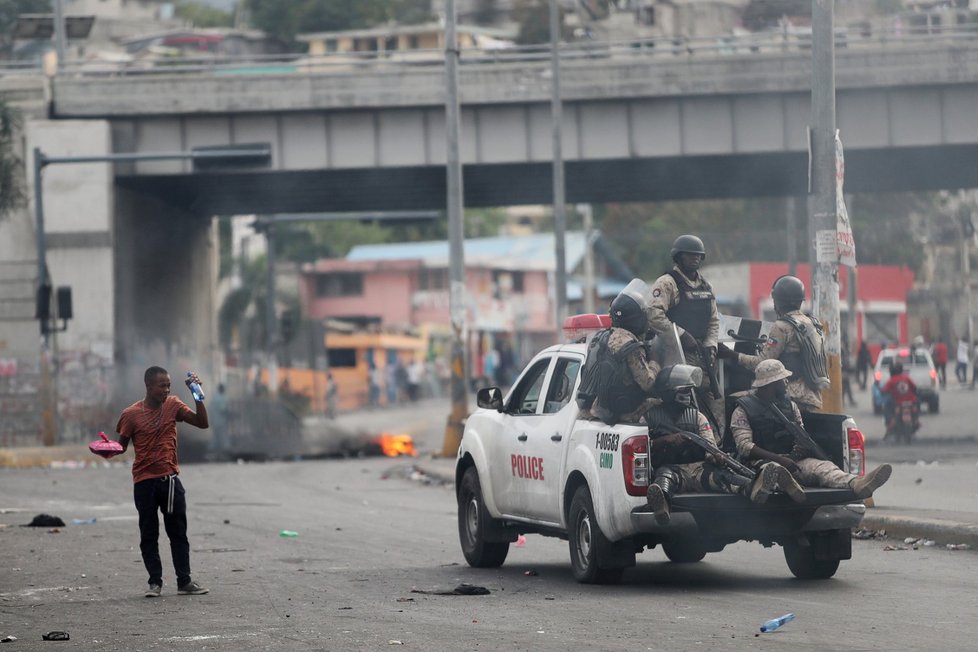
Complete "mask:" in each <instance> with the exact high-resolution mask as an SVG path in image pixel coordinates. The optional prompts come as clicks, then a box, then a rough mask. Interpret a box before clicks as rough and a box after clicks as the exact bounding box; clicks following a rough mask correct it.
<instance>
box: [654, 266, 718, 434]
mask: <svg viewBox="0 0 978 652" xmlns="http://www.w3.org/2000/svg"><path fill="white" fill-rule="evenodd" d="M672 271H673V272H674V273H676V274H678V275H679V276H680V278H681V279H682V280H683V281H684V282H685V283H686V285H688V286H689V288H690V289H692V290H694V291H708V292H709V293H710V294H711V295H712V294H713V286H712V285H710V283H709V281H707V280H706V279H705V278H703V275H702V274H697V278H696V280H695V281H693V280H691V279H690V278H689V277H688V276H686V275H685V274H683V272H682V270H681V269H680V268H679V265H673V267H672ZM681 299H682V297H681V291H680V288H679V286H678V285H677V284H676V279H675V278H673V276H672V274H669V273H666V274H663V275H662V276H660V277H659V278H657V279H656V280H655V283H654V284H653V285H652V302H651V305H650V306H649V309H648V312H647V315H648V318H649V328H650V329H652V330H653V331H655V332H656V334H657V335H659V336H665V337H670V338H671V337H673V330H672V325H673V323H674V322H673V321H672V320H671V319H670V318H669V315H668V314H667V313H668V312H669V311H670V310H672V309H673V308H675V307H676V306H677V305H678V304H679V302H680V300H681ZM703 332H704V335H703V337H702V338H698V339H699V342H700V344H701V345H702V346H703V348H704V349H705V348H708V347H713V348H714V349H716V346H717V341H718V339H719V337H720V313H719V312H718V311H717V302H716V299H715V298H714V299H713V300H712V301H711V305H710V311H709V317H708V322H707V324H705V325H704V328H703ZM690 334H691V335H692V333H690ZM684 355H685V358H686V364H690V365H694V366H696V367H699V368H700V369H702V370H703V381H702V383H700V386H699V387H698V388H697V390H696V396H697V400H698V401H699V403H700V408H701V409H708V410H709V411H710V414H711V415H712V416H713V417H714V419H715V421H714V422H715V423H716V424H717V426H718V427H719V428H723V423H724V421H725V418H724V417H725V410H724V406H723V397H722V396H714V395H713V393H712V392H711V391H710V375H709V371H708V370H707V368H706V364H705V362H706V361H704V360H703V359H702V358H701V357H700V354H699V351H698V350H696V349H693V350H684ZM675 362H678V360H677V361H675ZM720 435H721V437H722V435H723V433H722V432H721V433H720Z"/></svg>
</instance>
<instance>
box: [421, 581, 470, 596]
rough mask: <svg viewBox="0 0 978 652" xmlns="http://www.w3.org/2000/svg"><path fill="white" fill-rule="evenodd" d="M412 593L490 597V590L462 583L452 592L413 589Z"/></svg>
mask: <svg viewBox="0 0 978 652" xmlns="http://www.w3.org/2000/svg"><path fill="white" fill-rule="evenodd" d="M411 593H421V594H422V595H489V589H487V588H486V587H484V586H478V585H477V584H466V583H464V582H463V583H462V584H459V585H458V586H456V587H455V588H454V589H452V590H451V591H425V590H424V589H411Z"/></svg>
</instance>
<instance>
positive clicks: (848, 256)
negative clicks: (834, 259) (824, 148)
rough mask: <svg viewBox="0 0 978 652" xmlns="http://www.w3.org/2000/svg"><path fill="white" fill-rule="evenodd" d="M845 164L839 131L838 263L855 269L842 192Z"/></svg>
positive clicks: (836, 204)
mask: <svg viewBox="0 0 978 652" xmlns="http://www.w3.org/2000/svg"><path fill="white" fill-rule="evenodd" d="M845 177H846V162H845V154H844V153H843V151H842V138H841V137H840V136H839V130H838V129H836V130H835V214H836V241H837V243H838V249H839V262H840V263H842V264H843V265H848V266H849V267H853V268H855V267H856V240H855V238H853V236H852V224H851V223H850V222H849V211H848V210H846V199H845V195H844V194H843V192H842V186H843V185H844V183H845Z"/></svg>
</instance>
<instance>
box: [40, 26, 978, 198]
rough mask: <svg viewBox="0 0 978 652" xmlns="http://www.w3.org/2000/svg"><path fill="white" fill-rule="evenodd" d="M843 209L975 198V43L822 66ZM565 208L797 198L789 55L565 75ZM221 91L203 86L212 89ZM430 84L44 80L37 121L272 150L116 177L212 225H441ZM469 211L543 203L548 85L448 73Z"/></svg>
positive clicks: (409, 78) (437, 101)
mask: <svg viewBox="0 0 978 652" xmlns="http://www.w3.org/2000/svg"><path fill="white" fill-rule="evenodd" d="M836 67H837V70H836V74H837V86H838V124H839V128H840V129H841V132H842V138H843V141H844V143H845V145H846V151H847V166H846V167H847V179H846V189H847V190H848V191H851V192H863V191H896V190H926V189H937V188H960V187H973V186H975V185H978V166H976V165H975V164H974V163H975V162H976V161H978V112H976V111H975V110H974V107H975V106H978V40H976V41H972V40H966V41H943V40H933V41H924V42H913V43H909V44H890V46H888V47H880V48H871V49H864V48H849V49H839V50H837V62H836ZM562 70H563V72H562V76H563V77H562V94H563V97H564V99H565V102H566V104H565V109H564V116H565V117H564V120H565V124H564V153H565V158H566V161H567V164H566V169H567V194H568V200H569V201H571V202H609V201H644V200H666V199H688V198H707V197H714V198H719V197H739V196H763V195H768V196H771V195H798V194H804V192H805V191H806V186H807V172H806V168H807V152H806V131H805V129H806V125H807V124H808V120H809V87H810V78H811V73H810V55H809V53H808V52H807V51H804V50H803V51H796V52H787V53H761V54H750V55H726V56H718V55H714V56H699V57H697V56H695V55H694V56H680V57H661V56H658V57H655V58H653V57H651V56H649V55H648V54H647V53H644V52H641V51H639V52H629V51H624V52H623V51H614V52H611V53H609V54H607V56H605V55H603V54H599V55H593V56H592V57H591V58H585V59H573V60H569V61H567V62H566V63H565V64H564V66H563V69H562ZM218 72H220V71H218ZM442 74H443V73H442V69H441V66H440V65H430V64H429V65H405V64H390V65H383V64H377V65H375V66H374V67H371V68H367V69H366V70H364V69H361V68H359V67H357V68H353V69H350V68H347V69H343V66H333V67H332V68H331V69H330V70H329V71H328V72H305V73H302V72H296V73H292V74H276V75H247V74H236V75H229V74H223V75H222V74H172V75H165V74H164V75H160V74H152V75H136V76H118V75H113V76H99V75H91V74H89V75H83V76H77V77H71V76H66V77H58V78H56V79H55V80H54V81H53V84H52V116H53V117H54V118H55V119H104V120H108V121H110V123H111V126H112V130H111V131H112V149H113V151H115V152H151V151H160V150H173V149H188V148H191V147H197V146H207V145H220V144H226V143H254V142H265V143H271V145H272V148H273V152H274V155H273V167H272V169H271V170H269V171H257V172H256V171H250V172H249V171H240V172H232V173H221V174H217V173H208V174H200V173H197V174H195V173H192V172H191V170H190V169H189V167H188V164H186V163H172V162H171V163H163V162H153V163H141V164H138V165H134V166H128V167H123V166H117V169H116V175H115V176H116V183H117V184H118V186H119V187H120V188H124V189H129V190H132V191H135V192H137V193H139V194H147V195H152V196H155V197H158V198H160V199H161V200H163V201H165V202H166V203H167V204H170V205H172V206H173V207H175V208H179V209H182V210H186V211H189V212H191V213H195V214H202V215H211V214H226V213H241V212H266V213H268V212H277V211H281V212H302V211H334V210H335V211H345V210H387V209H432V208H433V209H440V208H442V207H443V206H444V205H445V200H444V177H445V173H444V159H445V153H444V135H443V102H444V95H443V89H442V87H443V76H442ZM461 94H462V102H463V160H464V163H465V165H466V167H465V199H466V205H468V206H498V205H511V204H524V203H546V202H549V201H550V192H551V190H550V188H551V186H550V181H549V179H550V156H551V150H550V137H551V136H550V116H549V96H550V90H549V70H548V64H547V63H546V61H540V60H526V61H515V62H501V63H495V64H479V65H467V66H463V67H462V72H461Z"/></svg>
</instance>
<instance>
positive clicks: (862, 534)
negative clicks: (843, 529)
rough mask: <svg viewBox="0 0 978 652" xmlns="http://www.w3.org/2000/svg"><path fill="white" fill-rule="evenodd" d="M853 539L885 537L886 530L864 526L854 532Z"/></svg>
mask: <svg viewBox="0 0 978 652" xmlns="http://www.w3.org/2000/svg"><path fill="white" fill-rule="evenodd" d="M852 538H853V539H885V538H886V530H870V529H868V528H862V529H859V530H856V531H855V532H853V533H852Z"/></svg>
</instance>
